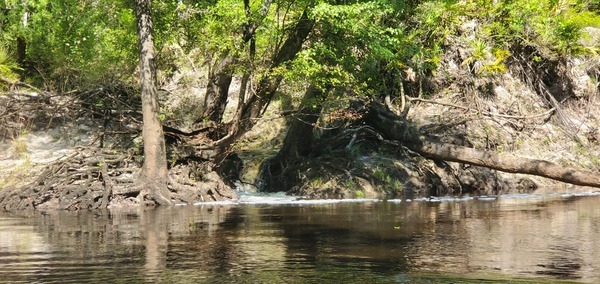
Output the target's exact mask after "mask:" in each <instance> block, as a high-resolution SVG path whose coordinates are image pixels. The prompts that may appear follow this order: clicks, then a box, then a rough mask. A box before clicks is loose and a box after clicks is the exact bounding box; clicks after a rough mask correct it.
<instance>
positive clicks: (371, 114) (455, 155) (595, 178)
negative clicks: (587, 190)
mask: <svg viewBox="0 0 600 284" xmlns="http://www.w3.org/2000/svg"><path fill="white" fill-rule="evenodd" d="M365 120H366V122H367V123H368V124H369V125H371V126H372V127H374V128H375V129H376V130H377V131H379V132H380V133H382V134H383V135H384V136H385V138H386V139H389V140H396V141H398V142H400V143H402V144H403V145H404V146H406V147H407V148H409V149H411V150H413V151H415V152H417V153H419V154H421V155H422V156H424V157H428V158H432V159H438V160H444V161H451V162H458V163H464V164H470V165H475V166H481V167H486V168H490V169H494V170H499V171H503V172H508V173H519V174H529V175H536V176H541V177H545V178H549V179H553V180H557V181H562V182H566V183H570V184H574V185H581V186H593V187H600V173H598V172H591V171H585V170H580V169H573V168H567V167H563V166H559V165H556V164H554V163H551V162H548V161H544V160H537V159H530V158H525V157H517V156H514V155H508V154H498V153H494V152H487V151H481V150H477V149H474V148H468V147H464V146H458V145H454V144H448V143H441V142H438V141H434V140H433V139H430V138H427V137H425V136H423V135H420V134H419V133H418V131H417V130H416V129H415V128H414V127H413V126H411V125H410V124H409V123H408V122H407V121H406V120H404V119H402V118H401V117H399V116H396V115H395V114H393V113H392V112H390V111H388V110H387V109H386V108H385V107H384V106H383V105H381V104H379V103H372V104H371V105H370V106H369V108H368V113H367V115H366V116H365Z"/></svg>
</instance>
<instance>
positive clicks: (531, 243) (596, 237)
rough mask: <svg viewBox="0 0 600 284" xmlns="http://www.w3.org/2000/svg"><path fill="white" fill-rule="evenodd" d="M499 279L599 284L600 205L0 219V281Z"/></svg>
mask: <svg viewBox="0 0 600 284" xmlns="http://www.w3.org/2000/svg"><path fill="white" fill-rule="evenodd" d="M507 280H512V281H515V280H517V281H533V282H538V281H539V282H547V281H559V280H569V281H575V282H590V283H600V197H599V196H587V197H577V196H569V197H560V196H554V197H553V198H549V197H539V196H538V197H536V196H512V197H508V198H499V199H494V198H490V199H482V200H473V199H470V200H453V201H452V200H434V201H412V202H406V201H403V202H385V201H379V202H342V203H337V204H233V205H231V204H230V205H210V206H207V205H202V206H186V207H176V208H169V209H158V210H134V211H118V210H114V211H97V212H85V213H67V212H46V213H43V214H42V213H35V214H33V213H31V214H30V215H26V214H25V213H19V214H15V213H13V214H10V215H9V214H3V215H0V282H10V283H14V282H26V283H31V282H58V283H66V282H79V283H81V282H127V283H130V282H169V283H172V282H177V283H344V282H345V283H439V282H444V283H462V282H474V283H488V282H504V281H507ZM527 283H531V282H527Z"/></svg>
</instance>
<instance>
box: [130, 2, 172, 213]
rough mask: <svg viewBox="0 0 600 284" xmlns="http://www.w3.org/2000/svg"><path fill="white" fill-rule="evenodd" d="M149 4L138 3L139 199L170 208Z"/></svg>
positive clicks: (136, 5)
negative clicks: (141, 156)
mask: <svg viewBox="0 0 600 284" xmlns="http://www.w3.org/2000/svg"><path fill="white" fill-rule="evenodd" d="M150 3H151V0H136V1H135V12H136V18H137V27H138V46H139V52H140V82H141V93H142V94H141V95H142V115H143V128H142V139H143V141H144V166H143V169H142V175H141V177H140V178H141V180H140V181H141V182H142V184H144V189H143V190H142V191H141V192H140V195H139V198H140V199H142V200H143V199H147V200H149V201H152V202H156V203H157V204H159V205H171V204H172V202H171V199H170V193H169V190H168V189H167V181H168V169H167V157H166V150H165V140H164V135H163V130H162V126H161V123H160V120H159V119H158V113H159V105H158V100H157V88H156V70H155V68H154V39H153V27H152V18H151V13H150V11H151V10H150Z"/></svg>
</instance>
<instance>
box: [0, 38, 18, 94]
mask: <svg viewBox="0 0 600 284" xmlns="http://www.w3.org/2000/svg"><path fill="white" fill-rule="evenodd" d="M18 70H21V68H20V67H19V65H18V64H17V63H16V62H15V61H14V59H13V58H12V57H11V56H10V54H9V52H8V50H7V49H6V48H5V47H4V46H2V45H0V78H2V79H5V80H8V81H15V80H18V79H19V74H17V73H16V72H17V71H18ZM1 85H2V83H1V82H0V86H1Z"/></svg>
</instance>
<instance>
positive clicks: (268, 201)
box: [194, 191, 600, 205]
mask: <svg viewBox="0 0 600 284" xmlns="http://www.w3.org/2000/svg"><path fill="white" fill-rule="evenodd" d="M587 196H600V191H595V192H574V193H551V194H503V195H482V196H468V195H465V196H432V197H420V198H415V199H387V200H383V199H306V198H304V197H301V196H290V195H286V194H285V192H276V193H255V192H240V193H239V199H237V200H233V201H216V202H198V203H195V204H194V205H240V204H264V205H310V204H336V203H350V202H390V203H402V202H411V201H418V202H464V201H471V200H475V201H484V202H490V201H502V200H504V201H520V200H523V201H527V200H532V201H533V200H540V199H544V200H547V199H561V198H571V197H587Z"/></svg>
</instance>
